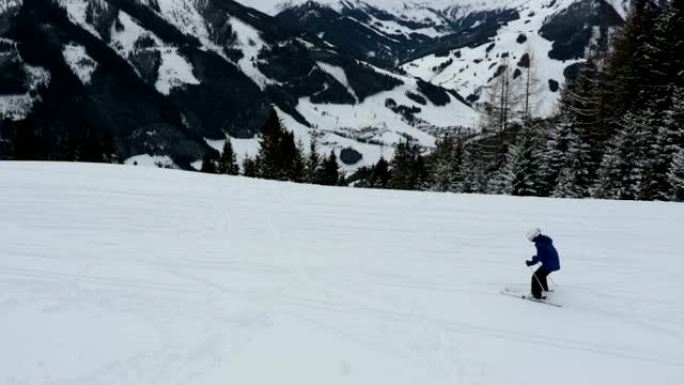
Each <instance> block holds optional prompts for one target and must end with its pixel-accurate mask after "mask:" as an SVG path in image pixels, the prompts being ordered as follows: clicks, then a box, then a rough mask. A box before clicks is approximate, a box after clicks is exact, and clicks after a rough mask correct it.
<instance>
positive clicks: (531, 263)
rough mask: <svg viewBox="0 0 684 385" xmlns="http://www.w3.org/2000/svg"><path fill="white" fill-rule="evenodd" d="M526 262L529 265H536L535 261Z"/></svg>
mask: <svg viewBox="0 0 684 385" xmlns="http://www.w3.org/2000/svg"><path fill="white" fill-rule="evenodd" d="M525 264H526V265H527V266H532V265H534V261H525Z"/></svg>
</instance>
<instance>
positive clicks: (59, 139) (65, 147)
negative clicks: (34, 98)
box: [0, 119, 118, 163]
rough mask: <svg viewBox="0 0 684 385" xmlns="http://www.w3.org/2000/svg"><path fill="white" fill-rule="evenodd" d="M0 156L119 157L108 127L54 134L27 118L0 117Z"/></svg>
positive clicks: (109, 159) (94, 159) (107, 160)
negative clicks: (54, 135)
mask: <svg viewBox="0 0 684 385" xmlns="http://www.w3.org/2000/svg"><path fill="white" fill-rule="evenodd" d="M3 137H4V138H6V139H3ZM0 159H10V160H52V161H77V162H101V163H112V162H116V161H117V160H118V159H117V156H116V154H115V149H114V139H113V138H112V135H111V133H110V132H109V131H106V130H96V129H94V128H86V129H85V130H83V131H82V132H71V133H64V134H60V135H58V136H56V137H53V136H52V135H50V134H49V133H42V132H40V130H38V129H37V128H36V127H35V126H34V124H33V122H32V121H31V120H30V119H26V120H20V121H16V122H13V121H8V120H6V121H0Z"/></svg>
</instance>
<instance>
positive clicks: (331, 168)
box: [318, 151, 340, 186]
mask: <svg viewBox="0 0 684 385" xmlns="http://www.w3.org/2000/svg"><path fill="white" fill-rule="evenodd" d="M339 169H340V166H339V164H338V163H337V156H336V155H335V151H330V155H329V156H328V157H327V158H326V159H325V160H324V161H323V165H322V167H321V172H320V175H319V179H318V184H321V185H324V186H337V185H338V184H339V181H340V172H339Z"/></svg>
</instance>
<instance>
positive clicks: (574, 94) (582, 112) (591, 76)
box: [561, 57, 612, 178]
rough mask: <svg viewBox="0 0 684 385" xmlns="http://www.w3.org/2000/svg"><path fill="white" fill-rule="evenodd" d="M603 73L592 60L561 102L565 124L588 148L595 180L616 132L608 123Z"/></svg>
mask: <svg viewBox="0 0 684 385" xmlns="http://www.w3.org/2000/svg"><path fill="white" fill-rule="evenodd" d="M600 78H601V74H600V72H599V69H598V67H597V65H596V62H595V60H594V58H593V57H589V59H588V60H587V62H586V63H585V65H584V67H583V68H582V71H581V72H580V75H579V77H578V78H577V79H576V80H575V81H573V82H570V83H569V84H568V87H567V88H566V90H565V92H564V94H563V99H562V101H561V111H562V113H563V114H564V121H565V122H566V124H569V125H570V126H571V127H572V128H571V130H572V131H574V133H575V134H576V135H577V136H578V138H579V140H580V141H582V142H583V143H584V144H586V145H587V146H588V149H589V155H590V157H589V159H588V163H587V171H588V172H589V178H593V177H594V176H595V174H596V171H597V170H598V168H599V166H600V165H601V159H602V158H603V154H604V152H605V147H606V144H607V141H608V140H609V138H610V137H611V136H612V130H610V129H608V128H607V126H606V125H605V124H604V117H603V116H602V113H603V107H602V100H601V87H602V86H601V80H600Z"/></svg>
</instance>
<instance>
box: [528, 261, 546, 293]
mask: <svg viewBox="0 0 684 385" xmlns="http://www.w3.org/2000/svg"><path fill="white" fill-rule="evenodd" d="M527 267H529V268H530V271H532V276H533V277H534V279H536V280H537V283H538V284H539V287H541V288H542V290H544V285H542V283H541V280H540V279H539V277H537V272H536V271H534V269H533V268H532V266H527ZM546 291H547V292H548V290H546Z"/></svg>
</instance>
